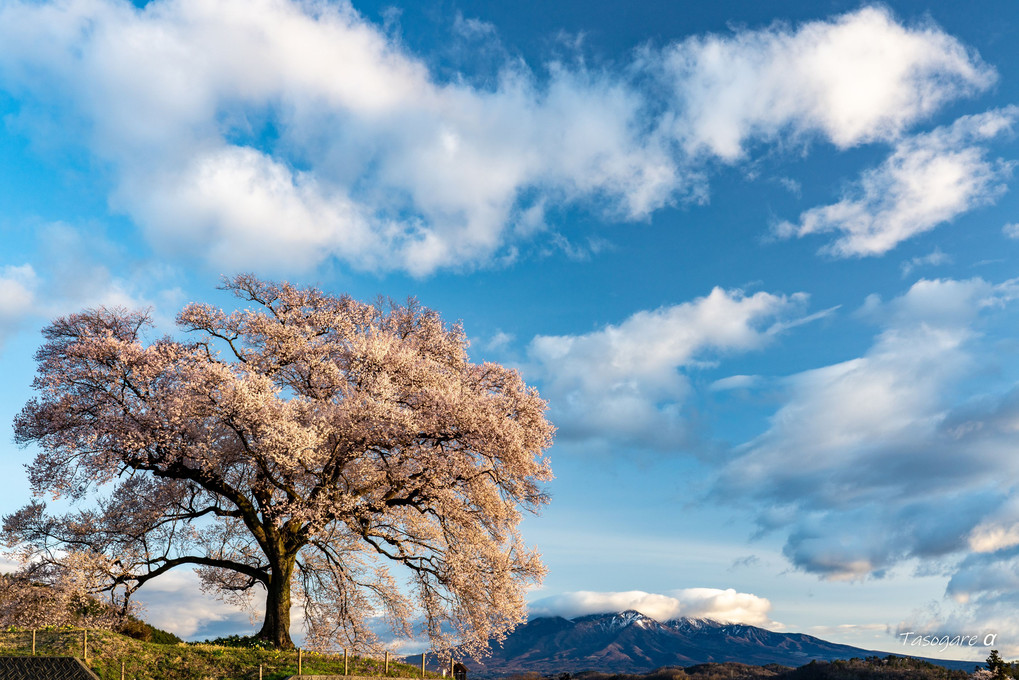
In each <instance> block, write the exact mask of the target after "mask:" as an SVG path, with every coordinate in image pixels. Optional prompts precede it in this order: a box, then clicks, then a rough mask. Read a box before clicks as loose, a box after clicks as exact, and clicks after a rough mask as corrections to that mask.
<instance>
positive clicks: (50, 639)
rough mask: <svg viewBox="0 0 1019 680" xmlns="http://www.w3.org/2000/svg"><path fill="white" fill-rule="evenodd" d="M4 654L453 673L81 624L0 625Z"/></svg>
mask: <svg viewBox="0 0 1019 680" xmlns="http://www.w3.org/2000/svg"><path fill="white" fill-rule="evenodd" d="M0 656H14V657H18V656H20V657H26V656H73V657H77V658H80V659H82V661H84V662H85V665H86V666H88V667H89V668H90V669H91V670H92V672H93V673H95V674H96V675H97V676H99V677H100V678H101V679H102V680H228V679H229V680H256V679H258V680H284V679H285V678H292V677H315V676H333V677H347V678H349V679H350V680H354V679H355V678H372V679H377V678H381V677H391V678H435V677H439V676H440V674H441V676H445V675H446V673H447V672H450V673H451V674H452V672H451V671H452V669H451V668H450V666H449V662H448V661H444V662H443V661H440V660H439V658H438V657H435V656H433V657H432V658H431V663H429V662H428V661H429V660H428V658H427V655H424V654H420V655H414V657H412V658H413V659H415V660H417V659H420V662H419V663H415V664H407V663H403V662H402V660H400V659H397V658H396V657H395V656H390V654H389V653H388V652H387V653H386V655H385V657H383V658H373V657H369V656H364V655H359V654H354V653H353V652H350V653H348V650H343V651H342V652H341V653H320V652H314V651H308V650H304V649H299V648H298V649H292V650H277V649H258V648H250V647H222V646H218V645H210V644H203V643H180V644H156V643H151V642H142V641H140V640H134V639H132V638H128V637H125V636H123V635H118V634H115V633H111V632H109V631H104V630H89V629H81V628H60V629H38V630H33V629H28V628H13V627H12V628H8V629H6V630H0Z"/></svg>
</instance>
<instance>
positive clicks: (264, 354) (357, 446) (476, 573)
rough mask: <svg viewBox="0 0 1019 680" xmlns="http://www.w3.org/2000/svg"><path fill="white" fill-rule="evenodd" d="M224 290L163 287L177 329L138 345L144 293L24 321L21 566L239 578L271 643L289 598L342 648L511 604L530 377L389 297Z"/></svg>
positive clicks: (528, 562)
mask: <svg viewBox="0 0 1019 680" xmlns="http://www.w3.org/2000/svg"><path fill="white" fill-rule="evenodd" d="M224 288H225V289H227V290H229V291H231V292H233V293H234V294H235V295H236V296H237V297H239V298H240V299H242V300H243V301H244V302H243V305H246V308H244V309H242V310H239V311H235V312H232V313H227V312H224V311H222V310H220V309H216V308H214V307H212V306H210V305H207V304H197V303H194V304H190V305H188V306H186V307H185V308H184V310H183V311H182V312H181V313H180V314H179V315H178V317H177V324H178V326H179V327H180V328H181V329H182V330H184V331H186V332H188V333H189V334H191V336H192V339H191V340H189V341H186V342H185V341H181V340H175V339H172V338H169V337H164V338H162V339H157V340H155V341H153V342H151V343H149V344H146V342H145V340H144V335H145V333H146V332H147V330H148V329H149V328H150V327H151V323H150V319H149V316H148V314H147V313H143V312H131V311H126V310H123V309H105V308H99V309H96V310H88V311H84V312H81V313H78V314H73V315H70V316H67V317H64V318H60V319H57V320H56V321H54V322H53V324H52V325H50V326H49V327H48V328H46V329H45V331H44V335H45V343H44V344H43V345H42V347H41V348H40V349H39V351H38V353H37V357H36V358H37V361H38V373H37V377H36V379H35V383H34V386H35V388H36V390H37V394H38V396H36V397H35V398H34V399H32V400H31V401H29V402H28V404H27V405H26V406H25V408H24V409H23V411H22V412H21V414H20V415H19V416H18V417H17V418H16V420H15V437H16V440H17V441H18V442H19V443H20V444H22V445H28V444H35V445H37V447H38V455H37V456H36V458H35V460H34V462H33V463H31V464H30V465H29V466H28V471H29V476H30V481H31V484H32V488H33V491H34V493H35V494H36V496H37V498H36V500H34V501H33V502H32V503H30V504H29V505H27V506H26V507H25V508H23V509H21V510H20V511H18V512H16V513H14V514H13V515H10V516H8V517H5V518H4V528H3V537H4V539H5V541H6V542H7V543H8V544H9V545H16V546H18V548H19V550H20V551H21V553H22V557H23V559H24V560H25V561H26V562H27V563H33V562H34V563H46V564H53V565H61V564H64V563H65V562H66V560H67V557H68V556H69V555H78V556H79V557H78V558H77V559H81V557H80V556H81V555H83V554H84V555H88V556H89V560H90V565H91V568H92V569H93V570H94V571H96V570H97V571H98V572H100V573H102V575H103V577H104V579H103V586H102V587H103V588H105V589H106V590H109V591H111V592H117V593H119V596H120V597H121V599H124V600H126V598H128V597H130V595H131V594H132V593H133V592H134V591H135V590H136V589H137V588H138V587H140V586H142V585H143V584H145V583H146V582H148V581H149V580H150V579H152V578H155V577H158V576H159V575H161V574H164V573H166V572H167V571H169V570H171V569H174V568H176V567H193V568H196V569H197V571H198V572H199V574H200V576H201V577H202V579H203V587H204V588H209V589H213V590H215V591H216V592H218V593H220V594H223V595H226V596H241V597H243V596H245V595H248V596H250V595H251V594H252V593H253V592H254V593H258V592H260V590H259V588H258V587H261V589H264V594H265V618H264V623H263V625H262V628H261V630H260V631H259V632H258V637H260V638H262V639H265V640H267V641H270V642H271V643H272V644H274V645H276V646H277V647H280V648H287V647H291V646H292V645H293V643H292V642H291V639H290V611H291V606H292V604H298V603H299V604H303V607H304V615H305V618H306V621H307V625H308V634H309V637H310V640H311V641H312V642H313V643H317V644H319V645H321V646H326V645H329V644H337V643H339V644H343V645H344V646H353V647H356V648H358V649H370V648H372V647H373V646H375V645H377V644H378V639H377V637H376V636H375V635H374V634H373V632H372V625H371V623H372V620H376V621H377V620H378V618H377V617H382V618H383V619H384V620H385V621H386V622H387V623H388V624H389V625H390V626H391V627H392V629H393V630H394V631H395V632H396V633H397V634H399V635H411V634H414V633H415V629H414V626H415V625H420V627H421V629H422V630H421V631H418V632H423V633H426V634H427V635H428V637H429V638H430V640H431V642H432V644H433V647H434V648H435V649H449V648H451V647H452V646H453V645H462V647H460V650H461V651H462V652H463V653H476V652H479V651H481V650H482V649H484V647H485V645H486V644H487V641H488V640H489V639H491V638H494V639H501V638H502V637H504V635H505V633H506V632H508V631H509V630H511V629H512V628H513V627H514V626H515V625H516V624H518V623H520V622H521V621H523V620H524V616H525V604H524V599H523V594H524V591H525V589H526V588H527V587H528V586H530V585H531V584H535V583H537V582H540V580H541V577H542V576H543V574H544V567H543V565H542V564H541V561H540V556H539V555H538V553H537V552H536V551H535V550H533V549H530V548H528V547H526V546H525V545H524V544H523V542H522V540H521V537H520V534H519V532H518V529H517V526H518V524H519V522H520V519H521V517H522V512H523V511H529V512H536V511H538V510H539V509H540V508H541V506H542V505H543V504H545V503H547V501H548V497H547V495H546V494H545V492H544V491H543V488H542V485H541V482H543V481H545V480H548V479H550V478H551V471H550V468H549V464H548V460H547V458H546V457H545V455H544V452H545V450H546V449H547V448H548V447H549V446H550V445H551V441H552V435H553V427H552V426H551V425H550V424H549V422H548V421H547V420H546V418H545V410H546V404H545V402H544V401H543V400H542V399H541V398H540V396H539V395H538V393H537V392H536V391H535V390H534V389H533V388H531V387H528V386H527V385H525V384H524V383H523V381H522V380H521V378H520V376H519V374H518V373H517V372H516V371H513V370H510V369H507V368H505V367H503V366H500V365H498V364H493V363H482V364H475V363H472V362H471V361H470V359H469V357H468V354H467V340H466V338H465V335H464V333H463V330H462V328H461V327H460V326H459V325H452V326H451V325H448V324H445V323H444V322H443V321H442V319H441V318H440V317H439V315H438V314H437V313H435V312H434V311H431V310H428V309H425V308H423V307H421V306H420V305H418V304H416V303H415V302H413V301H412V302H410V303H408V304H407V305H395V304H392V303H386V304H376V305H369V304H363V303H360V302H357V301H355V300H352V299H351V298H349V297H347V296H335V295H331V294H328V293H324V292H322V291H320V290H316V289H314V288H300V287H297V286H293V285H289V284H286V283H283V284H275V283H269V282H263V281H260V280H258V279H256V278H254V277H252V276H247V275H245V276H238V277H236V278H234V279H232V280H228V281H226V282H225V283H224ZM46 494H49V495H51V496H52V497H53V498H62V499H66V500H67V501H70V502H71V503H72V504H73V505H72V507H73V508H76V509H74V510H72V511H71V512H69V513H66V514H61V515H54V514H50V513H49V512H47V508H46V504H45V502H44V501H43V500H40V499H39V497H42V496H44V495H46ZM253 589H254V590H253ZM415 622H420V623H419V624H415Z"/></svg>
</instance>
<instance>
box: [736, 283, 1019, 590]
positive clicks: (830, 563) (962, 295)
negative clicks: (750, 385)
mask: <svg viewBox="0 0 1019 680" xmlns="http://www.w3.org/2000/svg"><path fill="white" fill-rule="evenodd" d="M1015 297H1016V282H1015V281H1008V282H1005V283H1003V284H1000V285H992V284H989V283H987V282H985V281H982V280H980V279H973V280H969V281H952V280H939V281H927V280H921V281H919V282H917V283H916V284H915V285H914V286H912V288H911V289H910V290H909V291H908V292H907V293H906V294H905V295H903V296H902V297H900V298H898V299H896V300H893V301H891V302H889V303H886V304H882V303H879V302H876V301H871V302H870V303H869V305H868V310H869V311H868V313H869V314H870V315H872V316H874V317H875V318H878V319H880V321H881V323H882V324H883V330H882V332H881V333H880V334H879V335H878V336H877V338H876V339H875V341H874V344H873V345H872V347H871V348H870V349H869V350H868V351H867V352H866V353H865V354H864V355H863V356H860V357H858V358H854V359H850V360H847V361H844V362H842V363H839V364H834V365H830V366H826V367H823V368H818V369H814V370H810V371H806V372H803V373H800V374H797V375H795V376H792V377H791V378H789V379H788V380H787V389H788V395H787V398H786V401H785V403H784V405H783V406H782V407H781V408H780V409H779V410H778V411H777V413H775V415H774V416H773V417H772V419H771V425H770V428H769V429H768V430H767V431H766V432H765V433H764V434H762V435H761V436H759V437H758V438H756V439H754V440H752V441H750V442H748V443H746V444H745V445H743V446H742V447H740V448H739V449H737V451H736V453H737V455H736V457H735V458H734V459H733V460H732V461H731V462H729V463H728V464H727V466H726V467H725V469H724V470H723V472H722V474H721V477H720V481H719V485H718V488H717V489H716V492H717V494H718V496H719V497H720V498H726V499H733V498H742V499H745V500H747V501H749V502H753V503H754V504H755V505H756V506H757V508H758V510H757V512H758V521H759V523H760V525H761V527H762V529H764V530H781V531H783V532H787V540H786V545H785V549H784V552H785V554H786V556H787V557H788V558H789V559H790V560H791V561H792V562H793V564H794V565H796V566H797V567H799V568H801V569H804V570H806V571H809V572H813V573H816V574H818V575H820V576H822V577H824V578H829V579H855V578H863V577H865V576H868V575H872V576H880V575H882V574H883V573H884V572H885V570H887V569H889V568H891V567H893V566H894V565H896V564H898V563H900V562H902V561H903V560H907V559H910V558H920V559H933V558H953V557H955V558H958V557H959V556H962V555H965V554H966V553H967V552H968V551H972V550H988V549H997V548H1001V547H1004V546H1006V545H1010V540H1011V538H1010V537H1011V536H1012V534H1013V532H1014V524H1013V522H1015V521H1019V516H1016V513H1015V512H1012V511H1011V510H1009V508H1013V507H1014V504H1015V501H1014V500H1009V499H1012V498H1016V497H1019V487H1016V486H1015V485H1014V484H1013V483H1012V481H1011V480H1013V479H1015V476H1016V474H1017V473H1019V466H1016V465H1013V464H1012V462H1011V461H1012V459H1013V457H1012V456H1010V455H1009V454H1008V452H1009V451H1012V450H1014V449H1015V447H1016V445H1017V444H1019V425H1017V423H1019V420H1017V418H1019V415H1017V414H1019V396H1017V394H1019V392H1017V391H1012V392H1006V393H1004V394H995V393H990V394H978V395H973V394H971V393H968V392H966V391H965V390H962V388H963V387H964V385H963V383H964V380H965V378H966V377H967V376H969V375H972V374H973V372H974V371H978V370H980V369H981V366H982V364H983V361H984V360H985V359H986V355H985V354H984V353H982V352H981V351H980V349H979V347H980V334H979V333H978V332H977V331H976V327H977V325H978V324H979V323H980V321H981V319H983V318H984V317H987V316H990V315H994V314H999V313H1002V314H1004V313H1007V311H1008V310H1007V303H1008V302H1009V301H1011V300H1014V299H1015ZM960 390H962V391H960Z"/></svg>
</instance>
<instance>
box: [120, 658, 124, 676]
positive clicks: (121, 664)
mask: <svg viewBox="0 0 1019 680" xmlns="http://www.w3.org/2000/svg"><path fill="white" fill-rule="evenodd" d="M120 680H124V660H123V659H121V660H120Z"/></svg>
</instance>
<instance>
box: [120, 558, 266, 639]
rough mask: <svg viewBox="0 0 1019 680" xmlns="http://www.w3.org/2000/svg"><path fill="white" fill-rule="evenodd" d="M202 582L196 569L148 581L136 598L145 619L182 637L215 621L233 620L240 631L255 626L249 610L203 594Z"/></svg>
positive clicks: (176, 571)
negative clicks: (195, 571)
mask: <svg viewBox="0 0 1019 680" xmlns="http://www.w3.org/2000/svg"><path fill="white" fill-rule="evenodd" d="M201 585H202V584H201V581H200V580H199V578H198V575H197V574H195V573H194V572H193V571H190V570H188V569H175V570H173V571H170V572H167V573H166V574H163V575H162V576H160V577H159V578H156V579H153V580H152V581H150V582H149V583H146V584H145V586H143V587H142V588H141V589H140V590H139V591H138V593H137V595H135V598H136V599H137V600H138V602H139V603H140V604H141V605H142V607H143V612H144V613H143V618H144V619H145V620H146V621H148V622H149V623H151V624H152V625H153V626H155V627H156V628H161V629H163V630H167V631H170V632H171V633H173V634H175V635H178V636H180V637H182V638H188V637H191V636H192V635H194V634H195V633H197V632H198V631H199V630H201V629H202V628H204V627H208V626H209V625H210V624H213V623H215V622H233V623H235V624H236V628H237V629H239V630H245V629H249V628H251V627H252V624H251V614H250V613H249V612H247V611H245V610H243V609H240V608H238V607H236V606H234V605H231V604H228V603H226V602H223V601H222V600H219V599H217V598H216V597H214V596H211V595H208V594H206V593H203V592H202V590H201ZM256 613H257V612H256ZM259 618H260V616H259ZM234 632H237V630H235V631H234Z"/></svg>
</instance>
